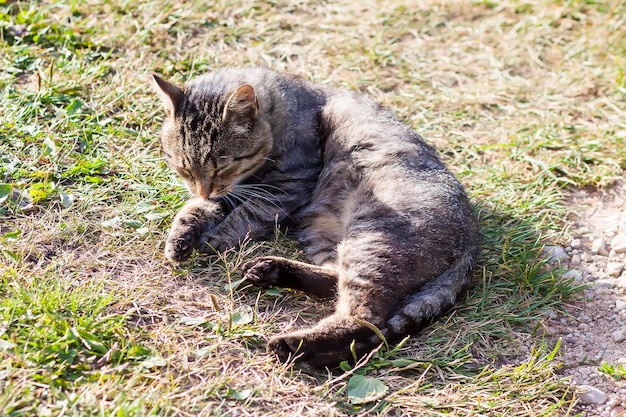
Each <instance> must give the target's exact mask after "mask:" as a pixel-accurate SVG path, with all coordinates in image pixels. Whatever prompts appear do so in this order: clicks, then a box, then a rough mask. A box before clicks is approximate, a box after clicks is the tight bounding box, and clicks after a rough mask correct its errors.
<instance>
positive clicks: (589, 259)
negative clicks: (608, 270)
mask: <svg viewBox="0 0 626 417" xmlns="http://www.w3.org/2000/svg"><path fill="white" fill-rule="evenodd" d="M581 259H582V260H583V261H585V262H592V261H593V255H592V254H590V253H588V252H585V253H583V256H581Z"/></svg>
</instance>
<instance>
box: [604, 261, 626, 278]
mask: <svg viewBox="0 0 626 417" xmlns="http://www.w3.org/2000/svg"><path fill="white" fill-rule="evenodd" d="M623 269H624V264H623V263H621V262H609V263H608V264H606V272H607V273H608V274H609V275H610V276H612V277H613V278H617V277H619V276H620V274H621V273H622V270H623Z"/></svg>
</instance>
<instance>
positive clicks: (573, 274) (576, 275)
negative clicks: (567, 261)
mask: <svg viewBox="0 0 626 417" xmlns="http://www.w3.org/2000/svg"><path fill="white" fill-rule="evenodd" d="M563 278H565V279H573V280H575V281H580V280H581V279H582V273H581V272H580V271H577V270H575V269H572V270H570V271H567V272H565V273H564V274H563ZM577 278H578V279H577Z"/></svg>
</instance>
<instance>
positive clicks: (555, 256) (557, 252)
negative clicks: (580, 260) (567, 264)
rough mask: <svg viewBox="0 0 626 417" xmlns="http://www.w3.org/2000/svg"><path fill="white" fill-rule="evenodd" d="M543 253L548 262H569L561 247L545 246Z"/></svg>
mask: <svg viewBox="0 0 626 417" xmlns="http://www.w3.org/2000/svg"><path fill="white" fill-rule="evenodd" d="M543 253H544V254H545V255H546V257H547V258H548V260H549V261H550V262H562V261H566V260H569V256H568V255H567V253H565V249H563V248H562V247H561V246H545V247H544V248H543Z"/></svg>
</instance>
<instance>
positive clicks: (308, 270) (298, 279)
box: [243, 256, 337, 298]
mask: <svg viewBox="0 0 626 417" xmlns="http://www.w3.org/2000/svg"><path fill="white" fill-rule="evenodd" d="M243 271H244V277H245V278H246V279H247V280H248V282H250V283H252V284H254V285H257V286H259V287H268V286H270V285H276V286H278V287H286V288H293V289H296V290H300V291H303V292H305V293H307V294H309V295H313V296H315V297H319V298H331V297H334V296H335V292H336V287H337V272H336V271H335V270H333V269H332V268H328V267H323V266H317V265H311V264H307V263H304V262H298V261H294V260H291V259H287V258H281V257H278V256H264V257H260V258H255V259H253V260H251V261H249V262H247V263H246V264H245V265H244V266H243Z"/></svg>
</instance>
